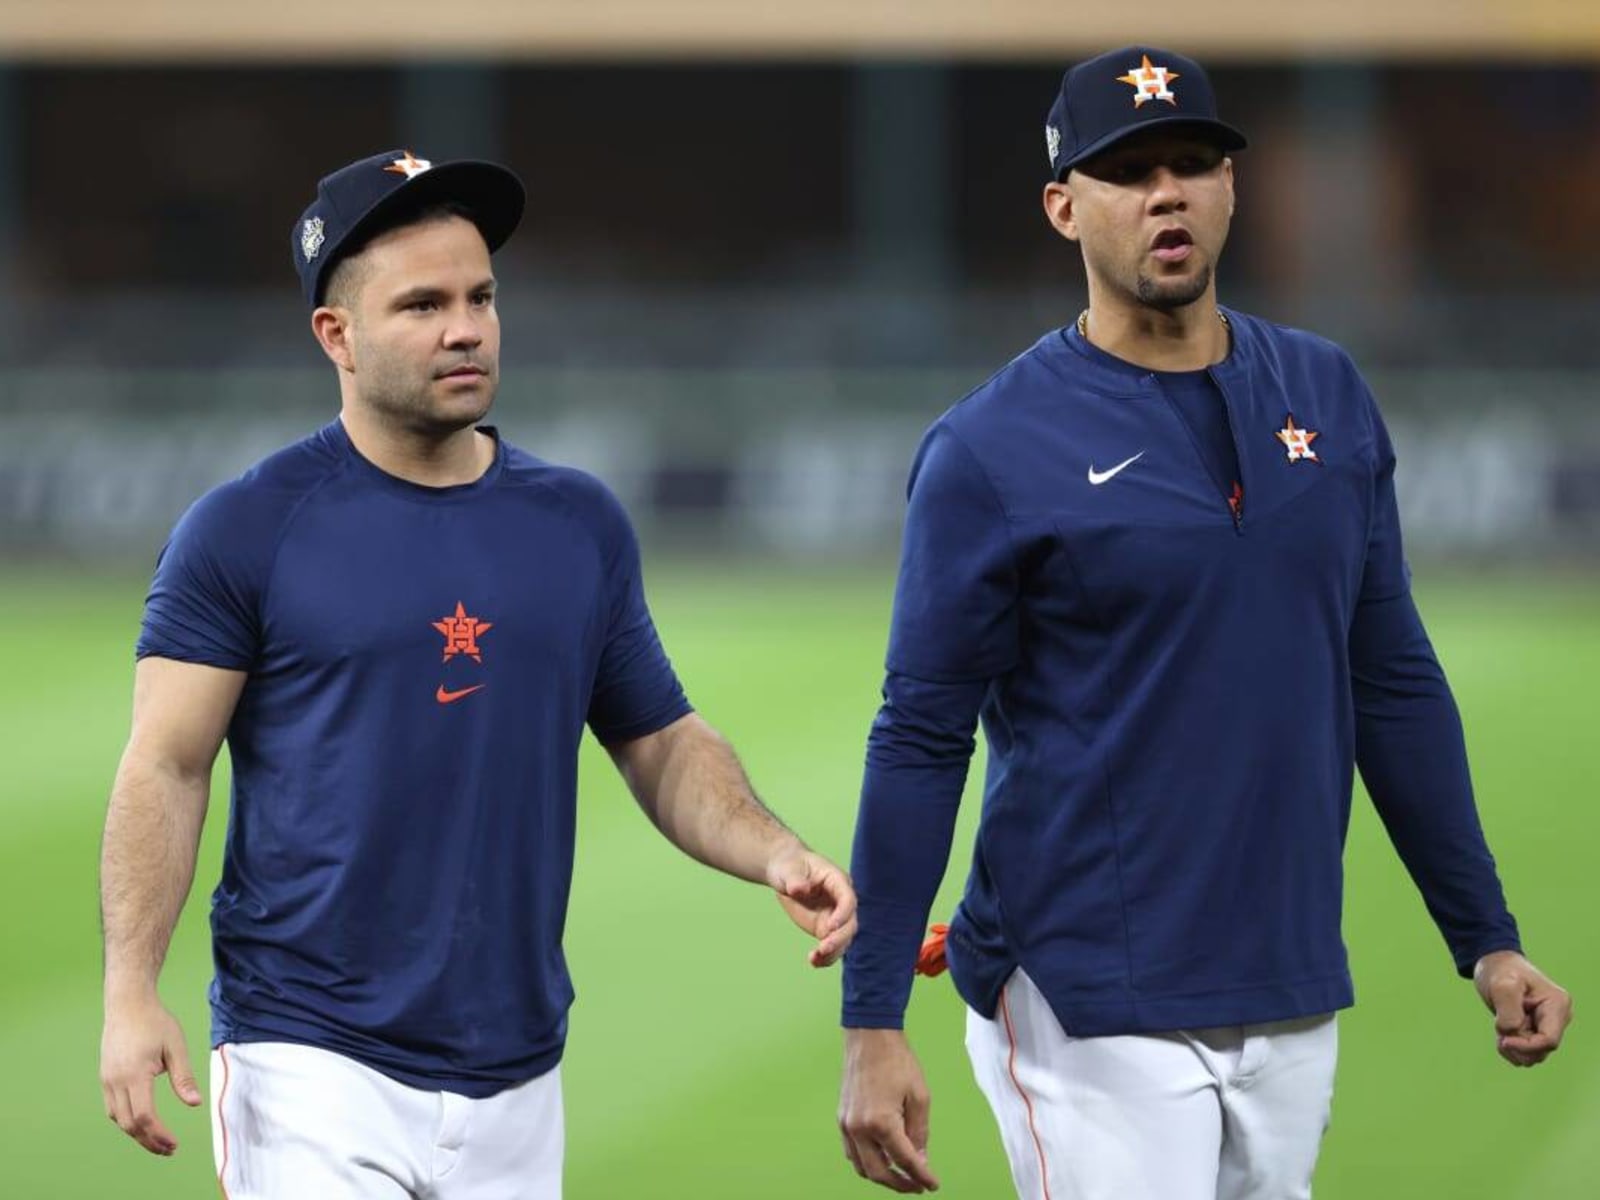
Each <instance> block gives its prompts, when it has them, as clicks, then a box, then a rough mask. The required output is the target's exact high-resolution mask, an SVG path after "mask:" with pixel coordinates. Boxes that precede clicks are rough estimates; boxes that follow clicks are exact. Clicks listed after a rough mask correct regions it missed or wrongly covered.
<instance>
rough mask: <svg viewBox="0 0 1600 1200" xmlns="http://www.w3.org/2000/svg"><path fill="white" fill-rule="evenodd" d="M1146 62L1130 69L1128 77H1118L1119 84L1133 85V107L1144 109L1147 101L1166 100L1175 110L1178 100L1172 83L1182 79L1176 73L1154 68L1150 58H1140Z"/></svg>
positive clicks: (1144, 55)
mask: <svg viewBox="0 0 1600 1200" xmlns="http://www.w3.org/2000/svg"><path fill="white" fill-rule="evenodd" d="M1139 57H1140V58H1141V59H1143V60H1144V62H1143V63H1142V64H1141V65H1140V66H1137V67H1129V68H1128V73H1127V74H1126V75H1118V76H1117V82H1118V83H1127V84H1132V85H1133V106H1134V107H1135V108H1140V107H1143V105H1144V102H1145V101H1146V100H1165V101H1166V102H1167V103H1168V104H1170V105H1172V106H1173V107H1174V108H1176V107H1177V106H1178V98H1177V96H1175V95H1174V94H1173V91H1172V87H1171V84H1172V81H1173V80H1174V79H1181V78H1182V76H1180V75H1179V74H1178V73H1177V72H1176V71H1169V70H1167V68H1165V67H1157V66H1152V65H1151V63H1150V56H1149V55H1148V54H1141V55H1140V56H1139Z"/></svg>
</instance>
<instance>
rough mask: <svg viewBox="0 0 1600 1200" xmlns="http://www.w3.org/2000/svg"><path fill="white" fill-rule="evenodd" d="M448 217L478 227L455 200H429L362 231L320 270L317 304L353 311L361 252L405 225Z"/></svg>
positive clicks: (468, 208)
mask: <svg viewBox="0 0 1600 1200" xmlns="http://www.w3.org/2000/svg"><path fill="white" fill-rule="evenodd" d="M451 217H460V218H461V219H462V220H463V221H471V222H472V223H473V224H474V225H476V224H477V223H478V220H477V216H476V214H475V213H474V212H473V210H472V208H471V206H470V205H466V204H463V203H461V202H460V201H459V200H430V201H424V202H422V203H420V204H413V205H401V206H400V207H399V208H397V209H395V210H394V211H393V212H390V213H386V214H385V216H384V220H382V221H381V222H379V223H378V224H376V225H374V226H373V227H372V228H371V229H364V230H362V231H361V234H360V236H359V237H356V238H352V239H350V240H349V241H348V242H347V243H346V244H345V245H343V246H341V247H340V248H339V257H338V258H336V259H334V261H333V264H332V265H331V266H329V267H327V268H325V269H324V274H323V284H322V296H321V303H323V304H332V305H337V306H339V307H342V308H350V307H353V305H354V302H355V298H356V293H358V292H359V291H360V290H361V285H362V284H363V283H365V282H366V278H365V273H364V272H363V271H362V269H361V264H360V263H359V261H358V260H359V259H360V258H361V254H362V252H363V251H364V250H366V248H367V247H368V246H369V245H370V244H371V243H372V242H373V241H374V240H376V239H377V238H378V237H380V236H381V235H383V234H385V233H388V232H389V231H390V230H393V229H399V228H401V227H402V226H405V225H426V224H428V223H430V222H433V221H444V220H448V219H449V218H451Z"/></svg>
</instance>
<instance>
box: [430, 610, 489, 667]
mask: <svg viewBox="0 0 1600 1200" xmlns="http://www.w3.org/2000/svg"><path fill="white" fill-rule="evenodd" d="M433 627H434V628H435V629H437V630H438V631H439V632H440V633H442V634H444V659H443V661H444V662H449V661H450V660H451V659H452V658H454V657H455V656H456V655H458V654H465V655H466V656H467V657H468V658H470V659H471V660H472V661H473V662H478V663H481V662H482V661H483V652H482V651H480V650H479V649H478V638H479V636H480V635H482V634H485V633H488V632H489V630H491V629H493V628H494V625H493V624H492V623H490V622H488V621H480V620H478V618H477V617H469V616H468V615H467V609H466V606H465V605H464V604H462V603H461V601H459V600H457V601H456V612H455V616H453V617H445V618H444V619H443V620H440V621H435V622H434V623H433Z"/></svg>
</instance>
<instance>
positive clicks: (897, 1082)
mask: <svg viewBox="0 0 1600 1200" xmlns="http://www.w3.org/2000/svg"><path fill="white" fill-rule="evenodd" d="M839 1132H840V1133H841V1134H842V1135H843V1136H844V1153H845V1157H846V1158H848V1159H849V1160H850V1162H851V1165H852V1166H854V1167H855V1169H856V1174H857V1175H860V1176H861V1177H862V1178H863V1179H870V1180H872V1181H873V1182H874V1183H881V1184H882V1185H883V1186H884V1187H886V1188H888V1189H889V1190H890V1191H895V1192H910V1193H917V1194H920V1193H922V1192H936V1191H938V1190H939V1180H938V1178H937V1177H936V1176H935V1175H934V1173H933V1172H932V1171H931V1170H929V1168H928V1084H927V1081H926V1080H925V1079H923V1077H922V1066H921V1064H919V1063H918V1062H917V1056H916V1055H915V1054H913V1053H912V1052H911V1044H910V1043H909V1042H907V1041H906V1036H905V1034H904V1033H902V1032H901V1031H900V1030H898V1029H846V1030H845V1031H844V1084H843V1086H842V1087H841V1088H840V1090H839Z"/></svg>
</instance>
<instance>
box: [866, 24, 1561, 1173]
mask: <svg viewBox="0 0 1600 1200" xmlns="http://www.w3.org/2000/svg"><path fill="white" fill-rule="evenodd" d="M1046 138H1047V146H1048V153H1049V159H1050V181H1049V182H1048V183H1047V184H1046V186H1045V189H1044V209H1045V213H1046V215H1047V217H1048V218H1049V220H1050V223H1051V225H1053V226H1054V227H1055V229H1056V231H1057V232H1058V233H1060V234H1061V236H1063V237H1064V238H1066V239H1068V240H1069V241H1072V242H1075V243H1077V244H1078V246H1079V248H1080V250H1081V251H1082V254H1083V260H1084V265H1085V268H1086V271H1087V275H1088V287H1089V307H1088V310H1087V311H1086V312H1084V313H1083V315H1082V316H1080V317H1079V318H1078V319H1077V320H1076V321H1075V322H1073V323H1072V324H1070V325H1068V326H1067V327H1066V328H1064V329H1060V330H1057V331H1055V332H1053V333H1050V334H1047V335H1046V336H1044V337H1043V338H1041V339H1040V340H1039V341H1038V342H1037V343H1036V344H1035V345H1034V346H1033V347H1032V348H1031V349H1029V350H1028V351H1027V352H1025V353H1024V354H1022V355H1021V356H1020V357H1018V358H1017V359H1015V360H1014V361H1013V362H1011V363H1010V364H1009V365H1008V366H1006V367H1005V368H1003V369H1002V370H1001V371H1000V372H999V373H998V374H997V375H995V376H994V377H993V378H991V379H990V380H989V381H988V382H986V383H984V384H983V385H982V386H981V387H979V388H978V389H977V390H976V391H974V392H973V393H972V394H971V395H969V396H967V397H966V398H965V399H964V400H962V401H961V402H960V403H958V404H956V405H955V406H954V407H953V408H951V409H950V410H949V411H947V412H946V413H945V414H944V415H943V416H942V417H940V418H939V420H937V421H936V422H935V423H934V424H933V426H932V428H931V429H930V430H929V432H928V433H927V435H926V437H925V438H924V440H923V442H922V444H921V447H920V448H919V450H918V452H917V455H916V460H915V464H914V466H913V468H912V472H911V482H910V488H909V511H908V514H907V519H906V528H905V538H904V547H903V555H902V559H901V567H900V578H899V584H898V588H897V590H896V593H895V602H894V616H893V622H892V629H891V632H890V638H889V650H888V671H887V679H886V682H885V684H884V703H883V707H882V709H881V710H880V712H879V714H878V717H877V720H876V722H875V724H874V725H873V728H872V733H871V737H870V741H869V745H868V754H867V768H866V776H865V782H864V785H863V789H862V797H861V807H860V813H859V819H858V824H857V828H856V841H855V850H854V857H853V860H852V861H853V871H852V873H853V876H854V878H855V881H856V886H857V888H858V890H859V893H860V897H861V910H860V921H861V930H860V936H859V937H858V939H857V941H856V943H855V945H854V947H853V948H852V950H851V952H850V954H849V956H848V958H847V960H846V964H845V974H844V1012H843V1023H844V1025H845V1027H846V1035H845V1047H846V1049H845V1066H844V1084H843V1091H842V1097H841V1102H840V1125H841V1128H842V1131H843V1134H844V1143H845V1150H846V1154H847V1155H848V1157H849V1158H850V1160H851V1161H852V1162H853V1164H854V1166H855V1168H856V1170H857V1171H858V1172H859V1173H860V1174H862V1175H864V1176H866V1177H867V1178H869V1179H872V1180H875V1181H876V1182H878V1183H881V1184H884V1185H886V1186H888V1187H890V1188H892V1189H894V1190H896V1191H901V1192H921V1191H923V1190H925V1189H932V1188H934V1187H936V1186H937V1177H936V1175H935V1174H934V1172H933V1170H932V1167H931V1166H930V1164H929V1161H928V1158H927V1143H928V1096H927V1089H926V1085H925V1083H924V1080H923V1077H922V1073H921V1070H920V1068H919V1067H918V1064H917V1060H916V1058H915V1056H914V1055H913V1053H912V1051H911V1049H910V1047H909V1046H908V1044H907V1042H906V1040H905V1037H904V1034H903V1033H902V1032H901V1026H902V1017H903V1014H904V1011H905V1007H906V1001H907V996H908V993H909V990H910V986H911V980H912V973H913V964H914V963H915V962H916V961H917V960H918V957H919V954H918V944H919V942H920V941H921V932H922V928H923V924H924V922H925V921H926V919H927V914H928V910H929V906H930V904H931V902H932V900H933V897H934V894H935V891H936V889H937V887H938V884H939V880H940V876H941V874H942V873H943V871H944V868H945V864H946V861H947V858H948V855H949V850H950V842H951V836H952V829H953V827H954V822H955V817H956V806H957V803H958V800H959V797H960V794H961V790H962V785H963V781H964V779H965V775H966V770H967V762H968V757H969V755H970V753H971V750H972V738H973V730H974V727H975V725H976V723H977V722H978V720H979V718H980V717H981V719H982V722H983V727H984V733H985V736H986V737H987V739H988V743H989V751H990V758H989V768H988V779H987V785H986V788H985V795H984V801H983V812H982V817H981V821H980V824H979V832H978V837H977V844H976V846H975V847H974V850H973V860H972V871H971V875H970V877H969V879H968V884H967V889H966V894H965V897H964V899H963V900H962V902H961V904H960V906H959V907H958V909H957V911H956V913H955V916H954V918H953V920H952V921H951V923H950V925H949V928H948V931H947V936H945V931H944V930H943V927H936V935H938V936H936V937H935V939H934V940H933V941H932V942H931V943H930V944H929V946H928V947H927V948H926V950H925V952H924V954H923V959H922V966H923V969H924V970H925V971H927V972H930V973H932V972H937V971H938V970H940V969H941V968H942V966H943V965H944V963H946V962H948V966H949V970H950V975H951V977H952V978H953V980H954V982H955V986H956V987H957V989H958V990H959V991H960V993H961V996H962V997H963V999H964V1000H965V1001H966V1003H967V1005H968V1007H969V1009H970V1013H969V1018H968V1033H967V1047H968V1050H969V1053H970V1056H971V1059H972V1063H973V1068H974V1071H975V1073H976V1075H977V1079H978V1082H979V1085H980V1086H981V1088H982V1089H983V1092H984V1094H985V1095H986V1097H987V1098H988V1100H989V1103H990V1105H991V1107H992V1108H993V1110H994V1114H995V1117H996V1120H997V1122H998V1124H999V1126H1000V1132H1001V1137H1002V1140H1003V1141H1004V1144H1005V1149H1006V1154H1007V1156H1008V1158H1009V1160H1010V1164H1011V1171H1012V1177H1013V1180H1014V1182H1015V1184H1016V1188H1017V1192H1018V1194H1019V1195H1020V1196H1023V1197H1027V1198H1029V1200H1042V1198H1045V1197H1048V1198H1050V1200H1224V1198H1225V1200H1242V1198H1245V1197H1250V1198H1252V1200H1286V1198H1289V1197H1304V1196H1308V1195H1309V1194H1310V1181H1311V1176H1312V1170H1313V1167H1314V1164H1315V1162H1316V1157H1317V1150H1318V1146H1319V1143H1320V1140H1321V1137H1322V1134H1323V1130H1324V1127H1325V1126H1326V1124H1327V1122H1328V1117H1329V1102H1330V1095H1331V1091H1332V1087H1333V1076H1334V1061H1335V1050H1336V1037H1337V1033H1336V1027H1335V1019H1334V1016H1333V1014H1334V1013H1335V1012H1336V1011H1337V1010H1339V1009H1341V1008H1344V1007H1346V1006H1348V1005H1349V1004H1350V1003H1351V1002H1352V992H1351V982H1350V972H1349V968H1348V966H1347V963H1346V957H1345V950H1344V946H1343V944H1342V942H1341V939H1340V928H1339V926H1340V907H1341V890H1342V874H1341V854H1342V850H1343V843H1344V837H1345V830H1346V826H1347V823H1348V820H1349V816H1350V800H1351V789H1352V782H1353V781H1352V766H1353V765H1358V766H1359V767H1360V769H1361V773H1362V778H1363V779H1364V780H1365V782H1366V784H1367V787H1368V790H1369V791H1370V792H1371V794H1372V798H1373V801H1374V803H1375V804H1376V806H1377V808H1378V811H1379V813H1380V815H1381V816H1382V818H1383V821H1384V823H1385V825H1386V827H1387V829H1388V832H1389V835H1390V837H1391V839H1392V840H1393V842H1394V845H1395V848H1396V849H1397V850H1398V852H1399V854H1400V856H1401V858H1402V859H1403V860H1404V862H1405V865H1406V867H1407V869H1408V870H1409V872H1410V874H1411V876H1412V878H1413V880H1414V881H1415V882H1416V885H1417V887H1418V888H1419V890H1420V891H1421V893H1422V897H1423V899H1424V901H1425V902H1426V904H1427V907H1428V911H1429V913H1430V914H1431V915H1432V917H1433V919H1434V921H1435V922H1436V923H1437V925H1438V927H1439V930H1440V932H1441V933H1442V934H1443V935H1444V939H1445V941H1446V943H1447V944H1448V946H1449V950H1450V953H1451V956H1452V958H1453V959H1454V962H1455V966H1456V968H1457V970H1458V971H1459V972H1460V973H1461V974H1462V975H1464V976H1469V977H1472V978H1473V979H1475V980H1476V983H1477V987H1478V990H1479V992H1480V993H1481V994H1482V996H1483V998H1484V1000H1485V1001H1486V1002H1487V1003H1488V1005H1489V1007H1490V1008H1491V1009H1492V1010H1493V1011H1494V1014H1495V1026H1496V1030H1497V1034H1498V1045H1499V1050H1500V1053H1501V1054H1502V1055H1503V1056H1504V1057H1505V1058H1506V1059H1508V1060H1509V1061H1511V1062H1513V1063H1516V1064H1519V1065H1524V1066H1526V1065H1532V1064H1534V1063H1538V1062H1540V1061H1542V1060H1543V1059H1544V1058H1545V1057H1546V1056H1547V1055H1548V1054H1550V1053H1551V1052H1552V1051H1553V1050H1554V1049H1555V1048H1556V1047H1557V1045H1558V1044H1559V1043H1560V1041H1561V1036H1562V1031H1563V1029H1564V1027H1565V1026H1566V1024H1567V1021H1568V1019H1569V1016H1570V1012H1571V1005H1570V1001H1569V999H1568V997H1567V995H1566V993H1565V992H1564V991H1562V989H1561V988H1559V987H1557V986H1556V985H1555V984H1554V983H1552V982H1551V981H1550V980H1549V979H1548V978H1546V977H1545V976H1544V975H1543V974H1541V973H1540V972H1539V971H1538V970H1536V969H1535V968H1534V967H1533V966H1532V965H1531V964H1530V963H1529V962H1528V960H1527V959H1525V958H1524V957H1523V956H1522V953H1521V943H1520V940H1519V936H1518V931H1517V926H1516V923H1515V922H1514V921H1513V920H1512V917H1511V914H1510V913H1509V912H1508V911H1507V910H1506V905H1505V902H1504V900H1503V898H1502V894H1501V888H1500V883H1499V880H1498V878H1497V876H1496V872H1495V864H1494V860H1493V859H1492V858H1491V856H1490V854H1489V851H1488V849H1487V847H1486V846H1485V843H1484V839H1483V834H1482V832H1481V829H1480V826H1479V821H1478V815H1477V812H1476V809H1475V805H1474V801H1473V795H1472V788H1471V784H1470V781H1469V779H1468V773H1467V758H1466V752H1465V748H1464V744H1463V739H1462V729H1461V723H1460V720H1459V718H1458V716H1457V712H1456V708H1455V704H1454V701H1453V700H1452V698H1451V694H1450V689H1449V687H1448V685H1447V684H1446V682H1445V678H1444V675H1443V673H1442V672H1441V670H1440V668H1439V663H1438V660H1437V659H1436V658H1435V656H1434V652H1433V649H1432V647H1431V646H1430V644H1429V642H1428V638H1427V635H1426V634H1425V632H1424V630H1423V627H1422V622H1421V620H1420V619H1419V617H1418V615H1417V610H1416V607H1415V606H1414V604H1413V602H1412V598H1411V592H1410V585H1409V578H1408V573H1407V568H1406V564H1405V560H1404V558H1403V556H1402V553H1401V543H1400V526H1399V520H1398V515H1397V512H1396V508H1395V493H1394V469H1395V456H1394V450H1393V448H1392V446H1391V445H1390V441H1389V435H1388V434H1387V432H1386V431H1385V429H1384V425H1383V420H1382V418H1381V417H1380V415H1379V413H1378V409H1377V406H1376V404H1375V403H1374V400H1373V397H1372V395H1371V393H1370V392H1369V391H1368V389H1367V386H1366V384H1365V383H1364V382H1363V380H1362V378H1361V375H1360V374H1359V373H1358V371H1357V370H1356V368H1355V366H1354V365H1353V364H1352V362H1351V361H1350V359H1349V358H1348V357H1347V356H1346V355H1345V353H1344V352H1343V351H1342V350H1340V349H1339V347H1337V346H1335V345H1333V344H1332V343H1330V342H1327V341H1324V340H1323V339H1321V338H1318V337H1315V336H1312V335H1311V334H1308V333H1303V332H1300V331H1298V330H1294V329H1286V328H1283V327H1281V326H1277V325H1273V324H1270V323H1268V322H1266V321H1263V320H1261V319H1259V318H1256V317H1252V316H1247V315H1245V314H1243V313H1239V312H1234V311H1231V310H1228V309H1225V308H1221V307H1219V306H1218V304H1217V299H1216V281H1215V271H1216V268H1217V263H1218V260H1219V258H1220V256H1221V253H1222V248H1223V244H1224V242H1225V241H1226V239H1227V233H1228V226H1229V222H1230V219H1231V217H1232V215H1233V207H1234V187H1233V163H1232V161H1231V159H1230V158H1229V157H1228V155H1229V154H1230V153H1232V152H1234V151H1237V150H1240V149H1242V148H1243V147H1244V145H1245V139H1244V137H1243V136H1242V135H1241V134H1240V133H1239V132H1238V131H1237V130H1236V129H1234V128H1233V127H1232V126H1230V125H1227V124H1224V123H1223V122H1222V121H1220V120H1218V119H1217V114H1216V108H1215V103H1214V100H1213V97H1212V92H1211V87H1210V84H1209V83H1208V81H1207V78H1206V74H1205V72H1204V71H1203V70H1202V69H1201V68H1200V66H1199V64H1197V63H1195V62H1193V61H1192V60H1190V59H1187V58H1184V57H1182V56H1180V55H1177V54H1174V53H1172V52H1170V51H1167V50H1161V49H1157V48H1154V47H1149V46H1130V47H1126V48H1124V49H1121V50H1116V51H1113V52H1111V53H1109V54H1104V55H1101V56H1099V57H1097V58H1093V59H1090V60H1089V61H1087V62H1085V63H1082V64H1081V65H1079V66H1077V67H1074V68H1073V69H1072V70H1070V71H1068V72H1067V73H1066V75H1065V77H1064V79H1063V81H1062V84H1061V89H1060V93H1059V95H1058V97H1057V98H1056V100H1055V103H1054V106H1053V107H1052V108H1051V110H1050V114H1049V119H1048V125H1047V128H1046Z"/></svg>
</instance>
